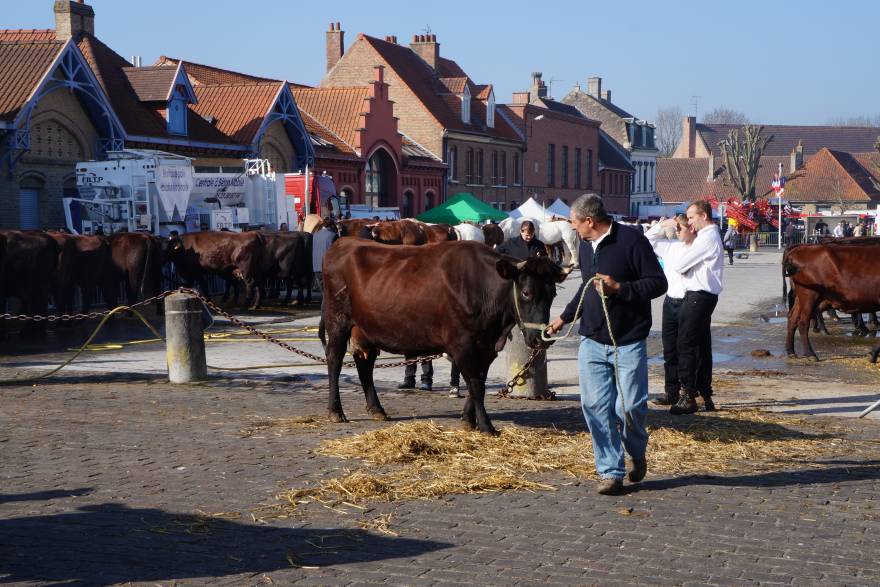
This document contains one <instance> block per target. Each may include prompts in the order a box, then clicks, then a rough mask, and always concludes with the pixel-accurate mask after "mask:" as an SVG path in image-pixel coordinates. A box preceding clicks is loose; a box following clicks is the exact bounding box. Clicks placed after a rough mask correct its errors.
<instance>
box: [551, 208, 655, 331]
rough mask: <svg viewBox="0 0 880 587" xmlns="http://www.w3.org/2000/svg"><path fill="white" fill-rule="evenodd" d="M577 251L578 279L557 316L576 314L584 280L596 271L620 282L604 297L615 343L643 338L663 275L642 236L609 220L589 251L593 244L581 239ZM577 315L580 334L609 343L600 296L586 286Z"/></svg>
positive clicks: (564, 318)
mask: <svg viewBox="0 0 880 587" xmlns="http://www.w3.org/2000/svg"><path fill="white" fill-rule="evenodd" d="M578 253H579V255H580V268H581V278H582V279H583V281H582V282H581V286H580V288H578V292H577V295H575V297H574V299H572V300H571V302H569V303H568V306H566V308H565V311H563V312H562V319H563V320H564V321H565V322H566V323H568V322H571V321H572V320H576V319H577V318H578V317H577V316H575V310H577V304H578V300H580V297H581V292H582V291H583V289H584V287H586V285H587V280H588V279H590V278H591V277H593V276H594V275H595V274H596V273H602V274H605V275H610V276H611V277H612V278H614V280H615V281H617V282H618V283H619V284H620V290H619V291H618V292H617V294H615V295H612V296H609V297H608V298H607V305H608V316H609V317H610V318H611V328H612V329H613V331H614V338H615V340H617V344H618V345H626V344H632V343H634V342H638V341H640V340H643V339H645V338H647V337H648V333H650V331H651V300H652V299H654V298H656V297H660V296H662V295H663V294H664V293H665V292H666V277H665V276H664V275H663V269H661V268H660V263H659V262H658V261H657V257H656V255H655V254H654V250H653V249H652V248H651V244H650V243H649V242H648V239H646V238H645V236H644V235H643V234H642V233H641V232H640V231H637V230H635V229H634V228H630V227H628V226H622V225H620V224H618V223H617V222H614V223H612V224H611V232H610V234H608V236H606V237H605V238H604V239H602V242H600V243H599V247H598V248H597V250H596V253H595V254H594V253H593V244H592V243H590V242H589V241H583V240H582V241H581V243H580V247H579V248H578ZM580 318H581V326H580V329H579V331H578V332H579V333H580V334H581V336H586V337H587V338H589V339H592V340H594V341H596V342H598V343H601V344H611V337H610V336H609V335H608V326H607V325H606V324H605V314H604V313H603V312H602V300H601V299H599V292H598V291H596V288H595V286H594V285H592V284H590V286H589V289H588V291H587V295H586V297H585V298H584V305H583V308H582V311H581V316H580Z"/></svg>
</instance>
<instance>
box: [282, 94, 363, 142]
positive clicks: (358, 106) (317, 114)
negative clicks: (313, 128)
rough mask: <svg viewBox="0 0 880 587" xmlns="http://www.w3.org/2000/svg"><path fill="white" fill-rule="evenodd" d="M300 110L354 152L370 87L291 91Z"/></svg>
mask: <svg viewBox="0 0 880 587" xmlns="http://www.w3.org/2000/svg"><path fill="white" fill-rule="evenodd" d="M291 90H292V92H293V97H294V99H295V100H296V104H297V106H298V107H299V109H300V111H305V112H308V113H309V115H310V116H311V117H312V118H314V119H315V120H316V121H318V122H320V124H321V125H322V126H324V127H326V128H327V129H329V130H330V131H331V132H332V133H333V134H335V135H336V136H338V137H339V138H340V139H341V140H342V141H344V142H345V143H346V144H348V145H349V147H351V149H352V150H353V149H354V147H355V143H356V140H357V139H356V136H357V131H358V130H359V129H360V128H361V114H363V113H365V112H366V111H367V104H365V102H364V101H365V100H367V99H368V98H369V97H370V88H369V87H354V88H291Z"/></svg>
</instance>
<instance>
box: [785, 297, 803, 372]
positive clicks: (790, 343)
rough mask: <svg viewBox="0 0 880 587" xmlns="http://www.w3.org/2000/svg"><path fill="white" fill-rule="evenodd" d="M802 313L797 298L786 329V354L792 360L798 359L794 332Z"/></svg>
mask: <svg viewBox="0 0 880 587" xmlns="http://www.w3.org/2000/svg"><path fill="white" fill-rule="evenodd" d="M800 311H801V304H800V300H798V298H795V299H794V302H793V304H792V306H791V308H790V309H789V310H788V322H787V324H786V327H785V352H786V354H787V355H788V358H790V359H797V358H798V356H797V353H796V352H795V350H794V331H795V330H796V329H797V324H798V320H799V317H800Z"/></svg>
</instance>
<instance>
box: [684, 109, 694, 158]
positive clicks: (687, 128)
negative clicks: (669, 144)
mask: <svg viewBox="0 0 880 587" xmlns="http://www.w3.org/2000/svg"><path fill="white" fill-rule="evenodd" d="M681 139H682V140H683V141H684V142H685V143H684V144H685V145H687V157H688V159H693V158H694V157H696V156H697V117H696V116H688V117H686V118H685V119H684V128H683V129H682V132H681Z"/></svg>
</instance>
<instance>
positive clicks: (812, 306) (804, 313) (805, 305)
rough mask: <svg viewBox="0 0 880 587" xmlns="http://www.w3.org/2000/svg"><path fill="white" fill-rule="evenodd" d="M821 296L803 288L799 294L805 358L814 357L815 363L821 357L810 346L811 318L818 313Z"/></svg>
mask: <svg viewBox="0 0 880 587" xmlns="http://www.w3.org/2000/svg"><path fill="white" fill-rule="evenodd" d="M818 301H819V296H818V294H816V293H815V292H812V291H810V290H807V289H806V288H801V291H799V292H798V302H797V303H798V304H799V305H800V312H799V314H800V315H799V317H798V332H800V335H801V346H803V350H804V356H807V357H812V358H813V360H814V361H818V360H819V357H818V356H817V355H816V351H814V350H813V346H812V345H811V344H810V316H812V315H813V313H814V312H815V311H816V306H817V305H818Z"/></svg>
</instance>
